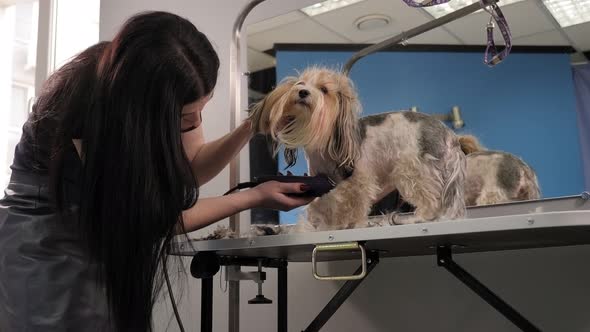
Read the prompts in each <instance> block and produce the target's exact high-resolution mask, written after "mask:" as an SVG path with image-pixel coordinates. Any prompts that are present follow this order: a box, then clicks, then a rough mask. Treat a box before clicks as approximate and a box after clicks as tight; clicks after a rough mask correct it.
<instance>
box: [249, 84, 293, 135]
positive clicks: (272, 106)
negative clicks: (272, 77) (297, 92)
mask: <svg viewBox="0 0 590 332" xmlns="http://www.w3.org/2000/svg"><path fill="white" fill-rule="evenodd" d="M294 84H295V79H293V78H287V79H285V80H283V81H282V82H281V83H280V84H279V85H278V86H277V87H275V88H274V89H273V90H272V91H271V92H269V93H268V94H267V95H266V96H265V97H264V98H263V99H262V100H260V101H258V102H257V103H255V104H253V105H252V106H251V107H250V108H249V110H248V119H249V120H250V121H251V122H252V129H253V131H254V133H257V134H258V133H261V134H268V133H270V132H272V131H273V128H275V127H276V125H277V123H278V122H279V121H280V118H281V117H282V112H283V108H284V107H285V104H286V100H287V99H288V92H289V91H290V90H291V88H292V87H293V85H294Z"/></svg>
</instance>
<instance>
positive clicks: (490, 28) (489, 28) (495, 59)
mask: <svg viewBox="0 0 590 332" xmlns="http://www.w3.org/2000/svg"><path fill="white" fill-rule="evenodd" d="M480 3H481V7H482V8H483V10H485V11H486V12H488V13H489V14H490V21H489V22H488V24H487V25H486V34H487V46H486V51H485V54H484V59H483V62H484V63H485V64H486V65H488V66H490V67H493V66H495V65H497V64H499V63H500V62H502V61H503V60H504V59H505V58H506V57H507V56H508V54H510V50H511V49H512V35H511V33H510V27H508V22H507V21H506V18H505V17H504V13H502V10H501V9H500V7H499V6H498V4H497V3H496V2H494V1H490V0H480ZM494 22H496V24H494ZM496 25H497V26H498V29H500V33H501V34H502V38H503V39H504V49H503V50H502V51H500V52H499V51H498V47H497V46H496V42H495V41H494V28H495V26H496Z"/></svg>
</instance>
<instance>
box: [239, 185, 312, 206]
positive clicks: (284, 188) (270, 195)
mask: <svg viewBox="0 0 590 332" xmlns="http://www.w3.org/2000/svg"><path fill="white" fill-rule="evenodd" d="M308 190H309V188H308V187H307V185H305V184H302V183H282V182H277V181H268V182H265V183H262V184H259V185H258V186H256V187H254V188H252V189H250V190H249V191H250V193H251V194H252V195H254V199H255V204H256V206H255V207H259V208H266V209H273V210H280V211H289V210H292V209H294V208H296V207H300V206H302V205H306V204H308V203H310V202H311V201H313V200H314V198H315V197H302V196H295V195H298V194H299V195H301V194H303V193H305V192H306V191H308Z"/></svg>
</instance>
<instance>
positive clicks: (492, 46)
mask: <svg viewBox="0 0 590 332" xmlns="http://www.w3.org/2000/svg"><path fill="white" fill-rule="evenodd" d="M449 1H450V0H424V1H422V2H416V1H414V0H403V2H405V3H406V4H407V5H408V6H410V7H416V8H420V7H430V6H436V5H440V4H443V3H447V2H449ZM479 1H480V2H481V7H482V8H483V10H485V11H486V12H488V13H489V14H490V22H489V23H488V25H487V27H486V31H487V39H488V41H487V46H486V50H485V55H484V58H483V63H485V64H486V65H488V66H490V67H494V66H495V65H497V64H499V63H500V62H502V61H503V60H504V59H505V58H506V57H507V56H508V54H510V50H511V49H512V35H511V34H510V28H509V27H508V21H506V17H504V14H503V13H502V10H500V7H499V6H498V4H497V3H496V2H495V1H490V0H479ZM494 21H495V22H496V24H497V25H498V28H499V29H500V32H501V33H502V38H504V44H505V45H504V49H503V50H502V51H501V52H499V51H498V47H496V42H495V41H494V27H495V25H494ZM402 44H403V43H402ZM490 57H491V59H490Z"/></svg>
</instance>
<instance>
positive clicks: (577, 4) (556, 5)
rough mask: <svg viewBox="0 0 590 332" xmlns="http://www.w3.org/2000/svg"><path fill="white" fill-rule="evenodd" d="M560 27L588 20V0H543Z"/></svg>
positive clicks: (589, 4) (589, 15)
mask: <svg viewBox="0 0 590 332" xmlns="http://www.w3.org/2000/svg"><path fill="white" fill-rule="evenodd" d="M543 3H544V4H545V7H547V9H549V11H550V12H551V15H553V17H555V20H557V22H558V23H559V25H561V27H562V28H565V27H569V26H572V25H576V24H580V23H584V22H589V21H590V0H543Z"/></svg>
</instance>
